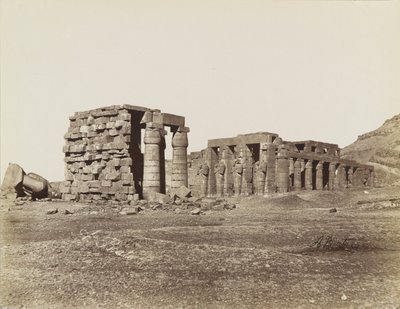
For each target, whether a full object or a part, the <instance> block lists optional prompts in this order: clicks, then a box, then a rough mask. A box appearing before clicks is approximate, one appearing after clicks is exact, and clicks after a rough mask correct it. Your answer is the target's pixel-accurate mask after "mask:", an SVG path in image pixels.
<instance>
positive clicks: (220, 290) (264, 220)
mask: <svg viewBox="0 0 400 309" xmlns="http://www.w3.org/2000/svg"><path fill="white" fill-rule="evenodd" d="M229 202H234V203H236V205H237V207H236V209H233V210H213V209H212V210H208V211H206V212H205V214H202V215H197V216H196V215H191V214H190V209H189V210H187V211H181V213H177V212H176V211H173V210H165V209H164V210H145V211H143V212H140V213H139V214H137V215H131V216H127V215H120V214H119V211H120V208H121V207H123V206H119V205H113V206H112V207H111V206H110V205H108V206H106V205H94V204H79V203H64V202H54V201H53V202H27V203H25V204H24V205H20V206H16V205H13V204H9V203H7V202H6V201H4V200H3V201H1V207H0V229H1V230H0V246H1V252H0V254H1V268H0V278H1V279H0V307H12V308H14V307H15V308H24V307H26V308H400V237H399V236H400V188H399V187H397V188H393V187H392V188H375V189H371V190H369V191H368V192H364V191H362V190H359V191H355V190H354V191H353V190H351V191H338V192H335V193H333V192H315V191H314V192H302V193H299V194H297V195H295V194H287V195H277V196H274V197H271V198H262V197H246V198H241V199H230V200H229ZM51 208H57V209H58V213H57V214H53V215H48V214H46V211H47V210H49V209H51ZM331 208H336V209H337V212H330V211H329V210H330V209H331ZM65 209H68V210H70V211H71V212H73V214H71V215H66V214H65V213H64V211H65Z"/></svg>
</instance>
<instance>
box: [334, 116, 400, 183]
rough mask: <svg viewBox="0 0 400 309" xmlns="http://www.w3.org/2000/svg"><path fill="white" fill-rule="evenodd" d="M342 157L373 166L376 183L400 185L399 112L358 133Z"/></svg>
mask: <svg viewBox="0 0 400 309" xmlns="http://www.w3.org/2000/svg"><path fill="white" fill-rule="evenodd" d="M341 153H342V157H343V158H346V159H352V160H356V161H359V162H362V163H369V164H372V165H374V166H375V172H376V184H377V185H394V184H395V185H400V114H399V115H396V116H394V117H393V118H391V119H388V120H386V121H385V123H384V124H383V125H382V126H381V127H379V128H378V129H376V130H374V131H371V132H368V133H366V134H363V135H360V136H359V137H358V138H357V140H356V141H355V142H354V143H353V144H351V145H349V146H347V147H345V148H344V149H343V150H342V152H341Z"/></svg>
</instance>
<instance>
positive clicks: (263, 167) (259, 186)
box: [254, 161, 267, 195]
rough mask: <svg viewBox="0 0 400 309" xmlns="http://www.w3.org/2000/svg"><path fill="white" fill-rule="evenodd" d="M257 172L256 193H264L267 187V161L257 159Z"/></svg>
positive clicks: (255, 166)
mask: <svg viewBox="0 0 400 309" xmlns="http://www.w3.org/2000/svg"><path fill="white" fill-rule="evenodd" d="M254 168H255V172H256V194H258V195H263V194H264V188H265V177H266V175H267V162H265V161H261V162H260V161H257V162H256V163H255V164H254Z"/></svg>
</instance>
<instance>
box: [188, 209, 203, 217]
mask: <svg viewBox="0 0 400 309" xmlns="http://www.w3.org/2000/svg"><path fill="white" fill-rule="evenodd" d="M190 214H192V215H200V214H201V208H196V209H193V210H192V211H191V212H190Z"/></svg>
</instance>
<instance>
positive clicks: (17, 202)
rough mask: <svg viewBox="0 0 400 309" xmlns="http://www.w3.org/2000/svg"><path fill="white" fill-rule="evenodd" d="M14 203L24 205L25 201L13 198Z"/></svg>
mask: <svg viewBox="0 0 400 309" xmlns="http://www.w3.org/2000/svg"><path fill="white" fill-rule="evenodd" d="M14 203H15V205H19V206H21V205H24V204H25V201H21V200H15V201H14Z"/></svg>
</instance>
